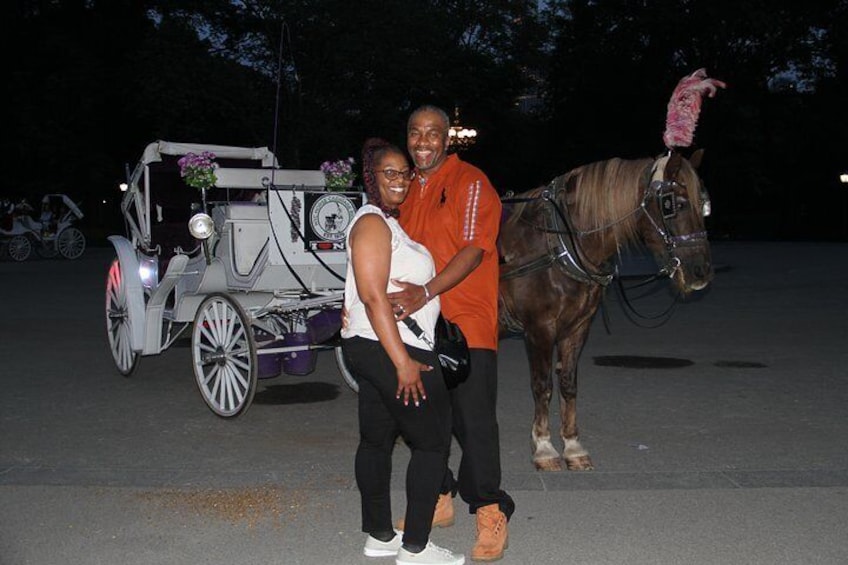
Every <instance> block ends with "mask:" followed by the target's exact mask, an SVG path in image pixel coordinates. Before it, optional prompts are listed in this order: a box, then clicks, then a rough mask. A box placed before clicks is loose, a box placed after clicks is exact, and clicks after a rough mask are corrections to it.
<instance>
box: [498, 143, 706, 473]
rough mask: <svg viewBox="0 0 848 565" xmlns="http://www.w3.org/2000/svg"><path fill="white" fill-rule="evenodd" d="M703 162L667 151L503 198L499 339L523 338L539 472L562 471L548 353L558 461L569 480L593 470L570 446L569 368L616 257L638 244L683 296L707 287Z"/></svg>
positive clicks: (604, 164) (573, 435) (574, 439)
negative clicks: (506, 206)
mask: <svg viewBox="0 0 848 565" xmlns="http://www.w3.org/2000/svg"><path fill="white" fill-rule="evenodd" d="M701 155H702V152H701V151H697V152H695V154H693V156H692V157H691V159H689V160H687V159H685V158H683V157H682V156H681V155H680V154H679V153H677V152H676V151H673V152H671V153H670V154H669V155H664V156H661V157H659V158H657V159H642V160H622V159H610V160H607V161H599V162H596V163H591V164H588V165H584V166H581V167H578V168H576V169H574V170H572V171H570V172H568V173H566V174H564V175H562V176H560V177H557V178H556V179H554V180H553V181H551V183H550V184H548V185H547V186H543V187H540V188H537V189H535V190H531V191H529V192H526V193H524V194H521V195H519V197H517V198H512V199H511V198H505V203H509V202H513V203H517V204H515V205H514V208H513V209H512V211H511V212H509V211H508V212H507V213H508V216H507V217H506V221H505V223H504V224H503V226H502V228H501V236H500V247H501V253H502V255H503V261H502V265H501V282H500V308H499V322H500V326H501V331H502V333H503V332H523V334H524V341H525V346H526V348H527V356H528V359H529V362H530V372H531V383H532V389H533V397H534V401H535V415H534V418H533V432H532V438H533V462H534V464H535V465H536V468H537V469H541V470H549V471H553V470H560V469H561V468H562V467H561V463H560V456H559V454H558V453H557V451H556V449H555V448H554V446H553V444H552V443H551V433H550V427H549V404H550V401H551V393H552V371H551V369H552V367H551V364H552V353H553V350H554V347H556V351H557V356H558V362H557V365H556V373H557V376H558V378H559V394H560V402H559V405H560V417H561V428H560V436H561V437H562V441H563V444H564V446H563V452H562V459H564V460H565V463H566V466H567V468H568V469H570V470H588V469H592V468H593V466H592V460H591V458H590V457H589V454H588V452H587V451H586V450H585V449H583V446H582V445H581V444H580V441H579V439H578V432H577V362H578V360H579V357H580V352H581V351H582V349H583V345H584V343H585V341H586V337H587V335H588V332H589V327H590V326H591V321H592V318H593V316H594V314H595V312H596V311H597V309H598V305H599V304H600V301H601V297H602V295H603V292H604V288H605V286H606V285H607V284H608V283H609V282H610V281H611V280H612V279H613V277H614V274H613V272H612V270H611V263H612V259H614V257H615V256H616V254H617V253H618V252H619V251H620V250H621V249H623V248H625V247H627V246H628V245H630V244H636V243H638V242H640V241H641V242H642V243H644V244H645V245H646V246H647V247H648V248H649V249H650V250H651V251H652V252H653V253H654V255H655V257H656V258H657V261H658V263H659V265H660V266H661V269H660V273H661V274H663V275H665V276H668V277H670V278H671V279H672V280H673V282H674V284H675V286H676V287H677V288H678V289H679V291H681V292H682V293H683V294H687V293H689V292H691V291H693V290H700V289H702V288H704V287H706V286H707V284H709V281H710V280H711V278H712V274H713V272H712V265H711V261H710V248H709V243H708V241H707V234H706V231H705V228H704V216H705V215H707V214H708V213H709V200H708V197H707V193H706V190H704V188H703V185H702V184H701V180H700V178H699V176H698V174H697V172H696V168H697V166H698V164H699V163H700V159H701Z"/></svg>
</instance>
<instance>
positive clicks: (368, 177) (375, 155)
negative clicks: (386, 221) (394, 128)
mask: <svg viewBox="0 0 848 565" xmlns="http://www.w3.org/2000/svg"><path fill="white" fill-rule="evenodd" d="M390 154H396V155H400V156H401V157H403V158H404V159H406V155H405V154H404V153H403V151H401V150H400V148H399V147H398V146H397V145H394V144H392V143H389V142H388V141H386V140H385V139H381V138H378V137H372V138H370V139H368V140H367V141H366V142H365V145H363V147H362V180H363V183H364V184H365V194H367V195H368V203H369V204H373V205H374V206H377V207H378V208H379V209H380V210H382V211H383V214H385V215H386V217H387V218H388V217H392V218H397V217H399V216H400V210H398V209H397V208H387V207H386V205H385V204H383V198H382V197H381V196H380V187H379V186H378V185H377V175H376V174H375V172H374V167H375V166H376V164H377V163H379V162H380V161H381V160H382V159H383V157H385V156H386V155H390Z"/></svg>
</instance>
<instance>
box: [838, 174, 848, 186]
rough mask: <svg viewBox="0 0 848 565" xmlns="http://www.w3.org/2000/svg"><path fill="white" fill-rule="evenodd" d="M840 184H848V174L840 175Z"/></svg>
mask: <svg viewBox="0 0 848 565" xmlns="http://www.w3.org/2000/svg"><path fill="white" fill-rule="evenodd" d="M839 182H841V183H844V184H848V173H842V174H841V175H839Z"/></svg>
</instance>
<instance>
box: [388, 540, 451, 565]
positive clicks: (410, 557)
mask: <svg viewBox="0 0 848 565" xmlns="http://www.w3.org/2000/svg"><path fill="white" fill-rule="evenodd" d="M395 563H396V564H397V565H463V563H465V556H464V555H456V554H455V553H454V552H452V551H451V550H449V549H445V548H444V547H439V546H438V545H436V544H434V543H433V542H431V541H430V542H427V547H425V548H424V550H423V551H421V552H420V553H410V552H409V551H407V550H405V549H404V548H403V547H401V548H400V549H399V550H398V552H397V560H396V561H395Z"/></svg>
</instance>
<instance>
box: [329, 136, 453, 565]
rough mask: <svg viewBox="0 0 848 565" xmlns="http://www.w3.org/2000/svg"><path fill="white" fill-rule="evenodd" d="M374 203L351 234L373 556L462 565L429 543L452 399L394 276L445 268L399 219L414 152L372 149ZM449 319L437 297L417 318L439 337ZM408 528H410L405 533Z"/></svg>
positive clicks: (372, 145) (353, 336)
mask: <svg viewBox="0 0 848 565" xmlns="http://www.w3.org/2000/svg"><path fill="white" fill-rule="evenodd" d="M362 168H363V178H364V181H365V188H366V191H367V194H368V204H366V205H364V206H362V208H360V209H359V211H358V212H357V214H356V216H355V217H354V219H353V221H352V222H351V225H350V227H349V228H348V233H347V253H348V268H347V280H346V283H345V309H346V312H347V324H346V325H345V327H344V328H343V330H342V338H343V342H342V347H343V350H344V354H345V358H346V362H347V366H348V369H349V370H350V372H351V374H352V375H353V377H354V378H355V379H356V380H357V382H358V383H359V398H358V400H359V437H360V439H359V447H358V448H357V452H356V465H355V467H356V484H357V486H358V487H359V492H360V495H361V501H362V531H363V532H366V533H367V534H369V536H368V538H367V540H366V542H365V548H364V553H365V555H367V556H369V557H379V556H387V555H397V558H396V563H397V564H398V565H406V564H409V563H422V564H450V565H460V564H462V563H464V561H465V557H464V556H462V555H455V554H453V553H452V552H450V551H448V550H446V549H443V548H440V547H438V546H436V545H434V544H433V543H432V542H430V541H429V538H430V529H431V525H432V520H433V512H434V509H435V505H436V499H437V498H438V496H439V492H440V487H441V483H442V478H443V477H444V473H445V468H446V465H447V458H448V452H449V450H450V439H451V435H450V434H451V415H450V400H449V397H448V392H447V388H446V387H445V383H444V380H443V378H442V375H441V370H440V368H439V363H438V361H437V359H436V357H435V354H434V353H433V352H432V351H430V350H429V347H428V346H427V344H426V343H425V342H424V341H423V340H422V339H420V338H418V337H416V334H415V333H414V332H413V331H412V330H410V329H409V328H408V327H407V326H406V324H404V323H399V322H398V321H397V320H396V318H395V312H394V311H393V309H392V305H391V304H390V303H389V300H388V297H387V293H388V292H392V291H394V290H396V289H397V288H398V287H396V286H395V285H394V284H392V281H393V280H397V281H408V282H411V283H415V284H419V285H423V284H425V283H426V282H428V281H429V280H430V279H431V278H433V276H434V275H435V267H434V264H433V259H432V257H431V256H430V253H429V252H428V251H427V249H426V248H425V247H424V246H422V245H420V244H418V243H416V242H415V241H412V240H411V239H409V236H407V235H406V233H405V232H404V231H403V229H401V227H400V224H398V222H397V219H396V218H397V216H398V214H399V212H398V206H399V205H400V203H401V202H403V200H404V199H405V198H406V196H407V192H408V191H409V183H410V181H411V180H412V178H413V174H414V173H413V172H412V170H411V169H410V167H409V162H408V161H407V159H406V156H405V154H404V153H403V151H401V150H400V149H399V148H398V147H396V146H394V145H390V144H388V143H387V142H385V141H382V140H378V139H372V140H369V141H367V142H366V144H365V147H364V148H363V159H362ZM438 316H439V301H438V298H434V299H433V300H431V301H430V302H429V303H427V304H426V305H425V306H424V307H423V308H422V309H420V310H418V311H417V312H415V313H414V314H413V315H412V316H411V317H412V318H413V319H414V320H415V322H416V323H417V324H418V325H419V326H420V327H421V329H423V330H424V333H425V334H427V336H428V337H429V338H430V340H431V341H433V330H434V327H435V323H436V319H437V318H438ZM399 434H402V435H403V436H404V439H405V440H406V443H407V444H408V445H409V447H410V449H411V451H412V456H411V458H410V461H409V466H408V467H407V476H406V496H407V509H406V520H405V524H406V525H405V527H406V530H405V531H404V532H395V530H394V529H393V527H392V516H391V498H390V482H391V471H392V450H393V448H394V445H395V440H396V439H397V437H398V435H399ZM401 534H402V535H401Z"/></svg>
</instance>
